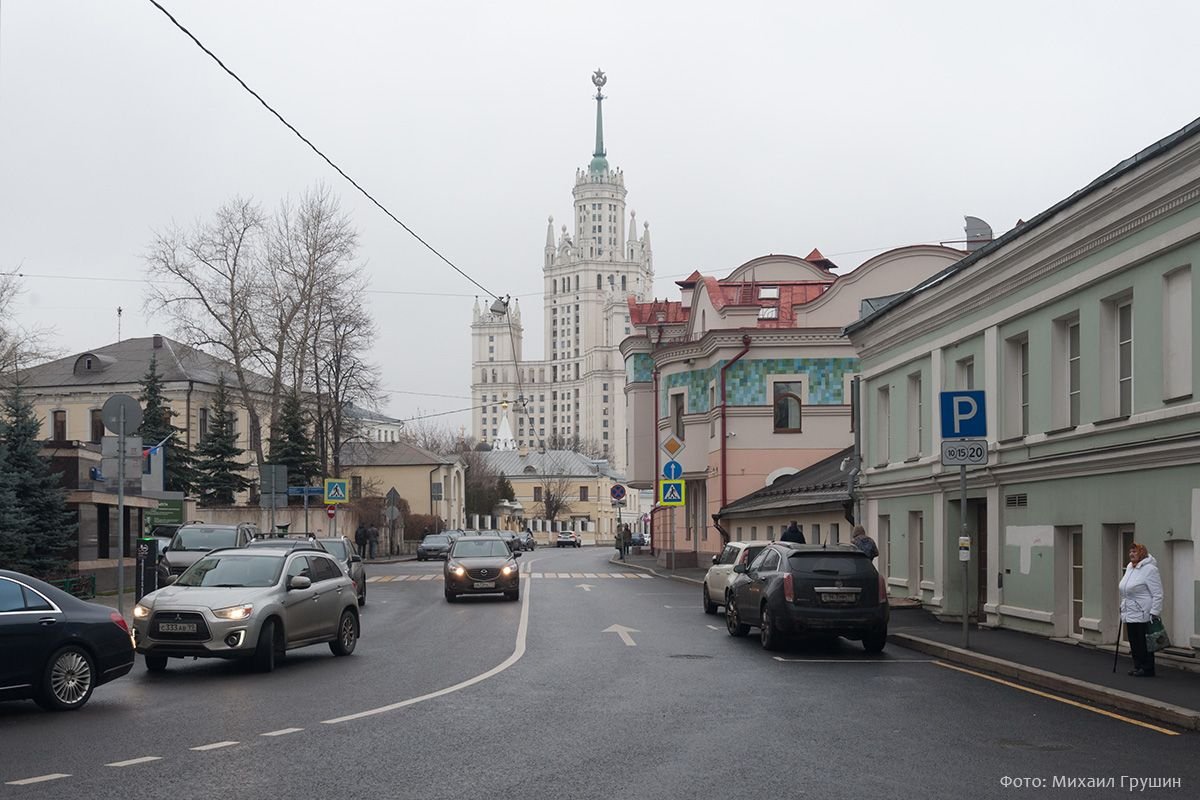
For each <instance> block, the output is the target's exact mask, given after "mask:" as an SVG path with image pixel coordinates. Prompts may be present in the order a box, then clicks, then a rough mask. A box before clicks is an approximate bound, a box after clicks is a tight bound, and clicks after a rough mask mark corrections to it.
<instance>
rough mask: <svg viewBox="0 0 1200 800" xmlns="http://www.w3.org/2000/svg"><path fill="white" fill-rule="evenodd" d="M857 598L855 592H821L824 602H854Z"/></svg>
mask: <svg viewBox="0 0 1200 800" xmlns="http://www.w3.org/2000/svg"><path fill="white" fill-rule="evenodd" d="M857 599H858V595H857V594H855V593H854V592H821V602H822V603H853V602H854V601H855V600H857Z"/></svg>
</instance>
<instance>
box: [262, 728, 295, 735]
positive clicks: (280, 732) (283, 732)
mask: <svg viewBox="0 0 1200 800" xmlns="http://www.w3.org/2000/svg"><path fill="white" fill-rule="evenodd" d="M302 730H304V728H280V729H279V730H277V731H268V732H266V733H260V734H259V736H287V735H288V734H289V733H299V732H300V731H302Z"/></svg>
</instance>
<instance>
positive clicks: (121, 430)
mask: <svg viewBox="0 0 1200 800" xmlns="http://www.w3.org/2000/svg"><path fill="white" fill-rule="evenodd" d="M100 419H101V420H102V421H103V422H104V427H106V428H108V429H109V430H110V431H111V432H113V433H115V434H116V435H117V452H118V453H119V454H120V455H119V456H118V458H117V520H118V522H117V525H118V528H119V530H118V531H117V613H119V614H120V615H121V616H124V615H125V534H126V533H127V532H128V531H127V530H126V529H125V433H126V431H136V430H137V429H138V428H140V427H141V426H142V407H141V406H140V405H138V401H137V400H134V399H133V398H132V397H130V396H129V395H127V394H114V395H113V396H112V397H110V398H108V399H107V400H105V401H104V406H103V407H102V408H101V409H100ZM139 449H140V448H139Z"/></svg>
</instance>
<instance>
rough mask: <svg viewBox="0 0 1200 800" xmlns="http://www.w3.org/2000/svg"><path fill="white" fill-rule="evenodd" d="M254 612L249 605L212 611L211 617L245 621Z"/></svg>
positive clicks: (252, 607)
mask: <svg viewBox="0 0 1200 800" xmlns="http://www.w3.org/2000/svg"><path fill="white" fill-rule="evenodd" d="M252 611H254V606H252V605H250V604H248V603H247V604H246V605H241V606H229V607H228V608H215V609H213V616H214V617H216V618H217V619H235V620H236V619H245V618H246V617H248V616H250V613H251V612H252Z"/></svg>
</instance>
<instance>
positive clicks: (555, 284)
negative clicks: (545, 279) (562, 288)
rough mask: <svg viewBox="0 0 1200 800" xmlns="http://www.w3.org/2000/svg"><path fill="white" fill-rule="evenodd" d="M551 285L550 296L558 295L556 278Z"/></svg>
mask: <svg viewBox="0 0 1200 800" xmlns="http://www.w3.org/2000/svg"><path fill="white" fill-rule="evenodd" d="M553 284H554V290H553V291H552V292H550V294H558V278H555V279H554V281H553Z"/></svg>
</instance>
